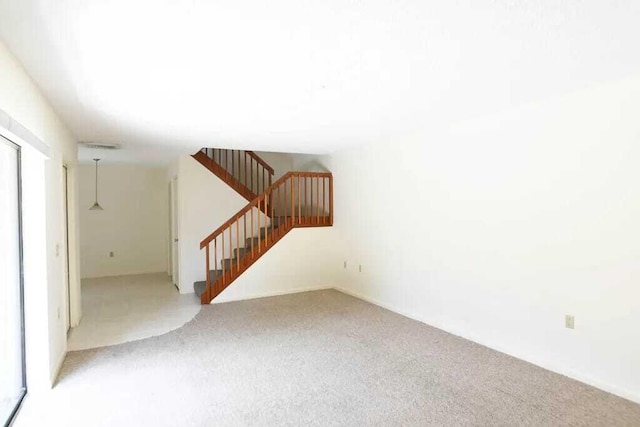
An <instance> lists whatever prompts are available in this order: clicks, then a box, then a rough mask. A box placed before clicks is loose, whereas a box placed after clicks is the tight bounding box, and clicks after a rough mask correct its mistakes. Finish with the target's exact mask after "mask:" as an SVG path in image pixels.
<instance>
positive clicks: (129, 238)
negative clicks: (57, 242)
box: [78, 162, 169, 278]
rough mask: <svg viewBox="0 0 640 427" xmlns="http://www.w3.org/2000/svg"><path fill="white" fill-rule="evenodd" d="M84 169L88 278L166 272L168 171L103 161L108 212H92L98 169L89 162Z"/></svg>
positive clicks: (101, 182)
mask: <svg viewBox="0 0 640 427" xmlns="http://www.w3.org/2000/svg"><path fill="white" fill-rule="evenodd" d="M78 171H79V178H80V182H79V193H80V235H81V239H80V250H81V253H82V256H81V257H80V266H81V267H80V268H81V275H82V278H89V277H105V276H118V275H124V274H140V273H153V272H160V271H166V269H167V249H166V248H167V241H168V230H167V224H168V221H169V219H168V216H169V201H168V197H169V196H168V191H167V186H166V181H165V175H166V172H165V169H164V168H158V167H148V166H139V165H112V164H104V163H102V162H100V164H99V166H98V196H99V202H100V205H101V206H102V207H103V208H104V210H102V211H97V210H95V211H94V210H89V208H90V207H91V206H92V205H93V203H94V201H95V165H84V164H83V165H81V166H80V167H79V168H78ZM110 252H113V255H114V256H113V257H110V256H109V254H110Z"/></svg>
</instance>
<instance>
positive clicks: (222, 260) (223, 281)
mask: <svg viewBox="0 0 640 427" xmlns="http://www.w3.org/2000/svg"><path fill="white" fill-rule="evenodd" d="M220 263H221V264H222V265H221V269H222V283H223V284H224V283H225V278H224V270H225V268H224V230H222V259H221V261H220ZM216 267H217V266H216Z"/></svg>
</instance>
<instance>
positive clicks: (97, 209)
mask: <svg viewBox="0 0 640 427" xmlns="http://www.w3.org/2000/svg"><path fill="white" fill-rule="evenodd" d="M93 161H94V162H96V202H95V203H94V204H93V206H91V207H90V208H89V210H90V211H103V210H104V209H102V206H100V203H98V162H99V161H100V159H93Z"/></svg>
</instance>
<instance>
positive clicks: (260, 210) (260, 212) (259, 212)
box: [258, 199, 262, 253]
mask: <svg viewBox="0 0 640 427" xmlns="http://www.w3.org/2000/svg"><path fill="white" fill-rule="evenodd" d="M261 201H262V199H259V200H258V253H260V237H261V236H260V234H261V233H260V217H261V216H262V209H260V202H261Z"/></svg>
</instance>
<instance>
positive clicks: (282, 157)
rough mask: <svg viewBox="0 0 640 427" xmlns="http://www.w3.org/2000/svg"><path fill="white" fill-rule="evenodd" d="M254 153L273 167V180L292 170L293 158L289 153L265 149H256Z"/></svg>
mask: <svg viewBox="0 0 640 427" xmlns="http://www.w3.org/2000/svg"><path fill="white" fill-rule="evenodd" d="M256 154H257V155H258V156H260V158H261V159H262V160H264V161H265V162H267V163H268V164H269V166H271V167H272V168H273V182H275V181H276V180H277V179H278V178H280V177H281V176H282V175H284V174H286V173H287V172H289V171H291V170H293V158H292V156H291V154H288V153H273V152H267V151H256Z"/></svg>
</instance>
